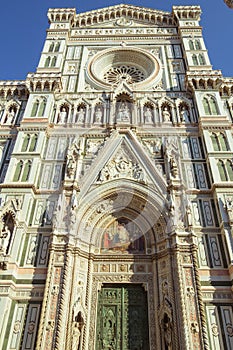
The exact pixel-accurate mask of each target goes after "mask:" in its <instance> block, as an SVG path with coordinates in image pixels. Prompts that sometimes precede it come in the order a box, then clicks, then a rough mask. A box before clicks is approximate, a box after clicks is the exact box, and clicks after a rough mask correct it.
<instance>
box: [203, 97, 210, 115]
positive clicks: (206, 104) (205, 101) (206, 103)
mask: <svg viewBox="0 0 233 350" xmlns="http://www.w3.org/2000/svg"><path fill="white" fill-rule="evenodd" d="M202 103H203V107H204V111H205V114H207V115H209V114H211V110H210V105H209V101H208V98H207V97H204V98H203V100H202Z"/></svg>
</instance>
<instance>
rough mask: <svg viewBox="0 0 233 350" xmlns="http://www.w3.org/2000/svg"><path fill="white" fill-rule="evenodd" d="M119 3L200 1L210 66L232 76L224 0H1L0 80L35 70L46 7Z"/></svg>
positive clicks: (231, 25) (229, 12)
mask: <svg viewBox="0 0 233 350" xmlns="http://www.w3.org/2000/svg"><path fill="white" fill-rule="evenodd" d="M120 3H125V4H132V5H135V6H143V7H149V8H152V9H156V10H163V11H169V12H171V11H172V6H173V5H184V6H185V5H200V7H201V10H202V15H201V22H200V24H201V26H202V27H203V37H204V40H205V43H206V47H207V49H208V52H209V57H210V61H211V64H212V66H213V69H220V70H221V71H222V74H223V76H225V77H233V59H232V57H233V39H232V38H233V9H229V8H228V7H227V6H226V5H225V3H224V0H134V1H122V0H120V1H115V0H111V1H107V0H95V1H93V0H89V1H87V0H86V1H81V0H2V1H1V6H0V33H1V35H0V43H1V46H0V47H1V51H0V80H24V79H26V77H27V74H28V73H29V72H35V71H36V67H37V65H38V63H39V58H40V54H41V51H42V48H43V44H44V41H45V38H46V29H47V28H48V19H47V11H48V9H49V8H54V7H55V8H56V7H59V8H62V7H72V8H76V12H77V13H80V12H85V11H90V10H94V9H97V8H102V7H107V6H113V5H117V4H120Z"/></svg>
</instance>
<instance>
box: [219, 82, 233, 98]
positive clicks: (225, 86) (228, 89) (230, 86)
mask: <svg viewBox="0 0 233 350" xmlns="http://www.w3.org/2000/svg"><path fill="white" fill-rule="evenodd" d="M220 95H221V96H227V97H228V96H232V95H233V78H223V82H222V85H221V87H220Z"/></svg>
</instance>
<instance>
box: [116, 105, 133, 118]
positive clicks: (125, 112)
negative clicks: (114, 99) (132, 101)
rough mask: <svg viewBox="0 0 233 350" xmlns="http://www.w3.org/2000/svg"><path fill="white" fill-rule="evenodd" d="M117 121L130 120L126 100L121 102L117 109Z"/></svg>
mask: <svg viewBox="0 0 233 350" xmlns="http://www.w3.org/2000/svg"><path fill="white" fill-rule="evenodd" d="M117 121H120V122H129V121H130V111H129V107H128V106H127V103H126V102H123V103H122V105H121V107H120V108H119V110H118V114H117Z"/></svg>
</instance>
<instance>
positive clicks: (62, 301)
mask: <svg viewBox="0 0 233 350" xmlns="http://www.w3.org/2000/svg"><path fill="white" fill-rule="evenodd" d="M71 254H72V253H71V249H70V248H68V249H67V251H66V257H65V263H64V270H63V276H62V286H61V291H60V298H59V302H58V315H57V330H56V335H55V341H54V344H55V346H54V349H55V350H62V349H65V339H66V332H67V319H68V313H69V300H70V289H71V276H72V267H71V262H72V260H73V259H72V255H71Z"/></svg>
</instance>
